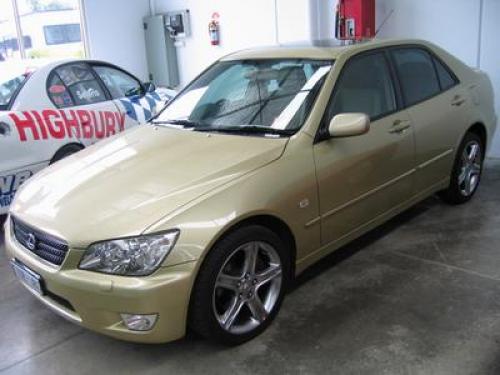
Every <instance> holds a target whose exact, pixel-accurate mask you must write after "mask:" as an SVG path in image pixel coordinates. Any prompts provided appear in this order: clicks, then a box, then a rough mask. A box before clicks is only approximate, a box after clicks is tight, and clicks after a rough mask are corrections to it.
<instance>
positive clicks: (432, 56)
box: [387, 44, 460, 109]
mask: <svg viewBox="0 0 500 375" xmlns="http://www.w3.org/2000/svg"><path fill="white" fill-rule="evenodd" d="M402 49H413V50H415V49H416V50H421V51H424V52H425V53H427V54H428V55H429V57H430V59H431V62H432V67H433V69H434V74H435V75H436V80H437V84H438V87H439V90H438V92H437V93H435V94H433V95H431V96H428V97H426V98H424V99H421V100H418V101H416V102H414V103H411V104H409V103H408V101H407V98H406V97H405V94H404V91H403V86H402V84H401V77H400V74H399V71H398V69H397V63H396V59H395V57H394V54H393V51H395V50H402ZM387 51H388V53H389V58H390V60H391V64H393V66H394V71H395V73H396V76H397V78H398V83H399V86H400V90H401V98H402V99H403V104H404V105H403V108H404V109H407V108H411V107H413V106H416V105H419V104H421V103H423V102H425V101H427V100H430V99H433V98H435V97H436V96H438V95H441V94H442V93H444V92H446V91H448V90H451V89H452V88H454V87H455V86H457V85H459V84H460V80H459V79H458V77H457V75H456V74H455V72H453V70H452V69H451V68H450V67H449V66H448V65H447V64H446V63H445V62H444V61H443V60H442V59H440V58H439V56H437V55H436V53H435V52H434V51H432V50H431V49H430V48H428V47H427V46H424V45H420V44H402V45H395V46H389V47H387ZM434 59H436V60H437V61H439V62H440V63H441V65H442V66H443V67H444V68H445V69H446V71H447V72H448V73H449V74H450V75H451V77H452V78H453V80H454V82H455V83H454V85H452V86H450V87H448V88H447V89H444V90H443V88H442V86H441V82H440V79H439V74H438V71H437V67H436V63H435V61H434Z"/></svg>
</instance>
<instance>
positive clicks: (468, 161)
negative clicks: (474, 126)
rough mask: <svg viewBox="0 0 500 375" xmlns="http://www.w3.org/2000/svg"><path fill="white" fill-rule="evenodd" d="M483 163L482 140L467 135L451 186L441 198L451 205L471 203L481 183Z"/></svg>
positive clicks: (460, 150) (455, 165)
mask: <svg viewBox="0 0 500 375" xmlns="http://www.w3.org/2000/svg"><path fill="white" fill-rule="evenodd" d="M483 161H484V145H483V142H482V140H481V138H480V137H479V136H478V135H477V134H475V133H472V132H469V133H467V134H466V135H465V136H464V139H463V140H462V143H461V144H460V147H459V149H458V152H457V156H456V158H455V163H454V165H453V170H452V172H451V180H450V185H449V186H448V188H447V189H446V190H444V191H442V192H441V193H440V196H441V198H442V199H443V200H444V201H445V202H447V203H450V204H461V203H465V202H467V201H469V200H470V199H471V198H472V196H473V195H474V193H475V192H476V190H477V188H478V186H479V182H480V181H481V173H482V171H483Z"/></svg>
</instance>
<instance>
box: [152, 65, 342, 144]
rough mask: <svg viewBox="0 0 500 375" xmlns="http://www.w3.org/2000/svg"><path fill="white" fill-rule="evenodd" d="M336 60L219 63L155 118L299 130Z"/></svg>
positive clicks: (244, 129) (217, 126)
mask: <svg viewBox="0 0 500 375" xmlns="http://www.w3.org/2000/svg"><path fill="white" fill-rule="evenodd" d="M332 64H333V62H332V61H325V60H308V59H259V60H238V61H223V62H219V63H216V64H215V65H213V66H212V67H210V68H209V69H208V70H207V71H205V72H204V73H203V74H202V75H201V76H200V77H198V78H197V79H196V80H195V81H193V82H192V83H191V84H190V85H189V86H188V87H187V88H186V89H185V90H184V91H183V92H181V94H180V95H179V96H178V97H176V98H175V99H174V100H173V101H172V102H171V103H170V104H169V105H167V107H166V108H165V110H164V111H163V112H162V113H161V114H160V115H159V116H158V117H157V118H156V119H155V120H154V121H153V123H155V124H165V125H174V126H182V127H187V128H190V129H192V130H198V131H231V132H240V133H250V132H251V133H256V132H261V133H274V134H284V135H287V134H293V133H294V132H296V131H297V130H298V129H300V127H301V126H302V125H303V124H304V121H305V120H306V118H307V115H308V114H309V111H310V109H311V106H312V104H313V103H314V100H315V98H316V95H317V93H318V92H319V89H320V88H321V86H322V84H323V82H324V79H325V77H326V75H327V74H328V72H329V71H330V69H331V67H332Z"/></svg>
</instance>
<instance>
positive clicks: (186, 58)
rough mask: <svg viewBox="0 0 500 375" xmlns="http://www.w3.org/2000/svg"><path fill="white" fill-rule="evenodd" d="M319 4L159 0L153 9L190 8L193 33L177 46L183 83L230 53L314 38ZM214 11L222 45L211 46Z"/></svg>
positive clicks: (304, 0) (308, 1)
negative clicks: (209, 31)
mask: <svg viewBox="0 0 500 375" xmlns="http://www.w3.org/2000/svg"><path fill="white" fill-rule="evenodd" d="M319 1H321V0H319ZM316 4H317V0H218V1H206V0H205V1H199V0H156V1H154V9H155V11H156V13H165V12H168V11H173V10H181V9H189V10H190V14H191V15H190V20H191V31H192V36H191V37H190V38H187V39H186V42H185V45H184V46H183V47H178V48H177V54H178V61H179V68H180V78H181V86H183V85H185V84H186V83H188V82H189V81H190V80H191V79H192V78H194V77H195V76H196V75H197V74H198V73H199V72H200V71H202V70H203V69H204V68H205V67H207V66H208V65H210V64H211V63H212V62H213V61H214V60H216V59H218V58H219V57H221V56H224V55H226V54H228V53H230V52H234V51H236V50H241V49H244V48H249V47H255V46H269V45H273V44H276V43H277V42H278V41H279V42H281V43H286V42H290V41H297V40H309V39H311V38H312V37H313V36H314V34H315V27H316V24H317V22H316V13H315V9H316ZM213 12H218V13H219V14H220V25H221V44H220V46H211V45H210V41H209V36H208V22H209V21H210V18H211V15H212V13H213ZM276 21H277V22H276ZM275 25H276V27H275Z"/></svg>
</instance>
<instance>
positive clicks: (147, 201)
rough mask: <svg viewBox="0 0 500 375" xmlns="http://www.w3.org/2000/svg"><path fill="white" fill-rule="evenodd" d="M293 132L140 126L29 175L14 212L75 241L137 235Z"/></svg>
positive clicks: (277, 152) (280, 145)
mask: <svg viewBox="0 0 500 375" xmlns="http://www.w3.org/2000/svg"><path fill="white" fill-rule="evenodd" d="M286 143H287V139H283V138H269V137H252V136H238V135H228V134H215V133H201V132H192V131H186V130H178V129H172V128H167V127H154V126H149V125H148V126H140V127H137V128H135V129H132V130H131V131H128V132H126V133H123V134H122V135H120V136H117V137H115V138H112V139H109V140H105V141H103V142H101V143H100V144H97V145H95V146H92V147H89V148H88V149H86V150H83V151H81V152H79V153H77V154H75V155H73V156H70V157H69V158H67V159H65V160H62V161H60V162H58V163H56V164H54V165H53V166H51V167H48V168H47V169H45V170H44V171H42V172H40V173H39V174H37V175H36V176H35V177H33V178H32V179H31V180H30V181H28V182H27V183H26V184H25V185H24V186H23V187H22V188H21V189H20V190H19V191H18V193H17V195H16V198H15V200H14V203H13V204H12V207H11V213H12V214H13V215H14V216H16V217H17V218H18V219H20V220H23V221H25V222H26V223H28V224H30V225H33V226H35V227H37V228H39V229H41V230H45V231H47V232H49V233H52V234H53V235H56V236H59V237H62V238H64V239H66V240H68V242H69V243H70V245H71V246H73V247H84V246H88V245H89V244H90V243H92V242H95V241H100V240H104V239H110V238H117V237H124V236H132V235H137V234H140V233H141V232H143V231H144V230H145V229H146V228H147V227H148V226H150V225H152V224H153V223H155V222H157V221H158V220H160V219H161V218H162V217H164V216H165V215H167V214H169V213H171V212H172V211H174V210H175V209H177V208H179V207H181V206H183V205H185V204H186V203H188V202H189V201H191V200H193V199H195V198H197V197H199V196H200V195H202V194H204V193H207V192H208V191H210V190H212V189H214V188H216V187H218V186H221V185H222V184H225V183H227V182H229V181H231V180H234V179H236V178H238V177H240V176H242V175H243V174H246V173H248V172H250V171H252V170H255V169H257V168H259V167H262V166H264V165H266V164H268V163H270V162H272V161H273V160H276V159H277V158H279V157H280V156H281V154H282V153H283V150H284V148H285V146H286Z"/></svg>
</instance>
